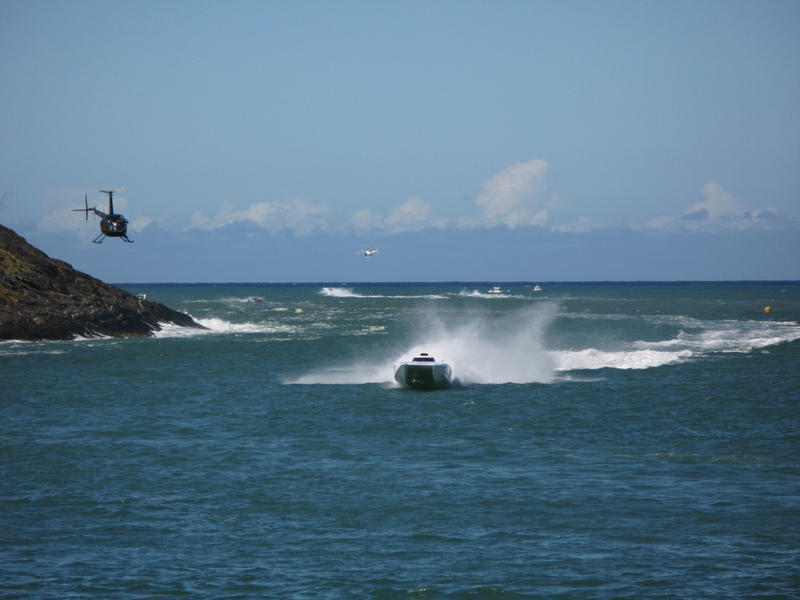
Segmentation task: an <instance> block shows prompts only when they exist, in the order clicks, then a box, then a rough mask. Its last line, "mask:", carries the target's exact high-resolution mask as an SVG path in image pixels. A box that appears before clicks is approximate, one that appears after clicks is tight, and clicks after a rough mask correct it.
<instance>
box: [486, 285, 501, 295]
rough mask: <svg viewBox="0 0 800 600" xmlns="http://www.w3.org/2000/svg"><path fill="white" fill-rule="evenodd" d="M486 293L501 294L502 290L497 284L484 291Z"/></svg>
mask: <svg viewBox="0 0 800 600" xmlns="http://www.w3.org/2000/svg"><path fill="white" fill-rule="evenodd" d="M486 293H487V294H502V293H503V290H502V289H500V286H499V285H496V286H494V287H492V288H491V289H490V290H488V291H487V292H486Z"/></svg>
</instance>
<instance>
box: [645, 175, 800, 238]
mask: <svg viewBox="0 0 800 600" xmlns="http://www.w3.org/2000/svg"><path fill="white" fill-rule="evenodd" d="M702 193H703V196H705V199H704V200H703V201H701V202H697V203H695V204H692V205H691V206H689V207H688V208H687V209H686V210H685V211H684V212H683V213H682V214H681V215H680V216H678V217H670V216H660V217H656V218H654V219H651V220H650V221H648V222H647V223H645V224H644V228H646V229H652V230H657V231H672V232H674V231H686V232H713V231H721V230H731V229H738V230H742V231H743V230H747V229H760V230H764V229H773V228H776V227H780V226H786V225H791V224H792V223H793V222H794V221H795V220H794V219H791V218H788V217H782V216H781V215H779V214H778V213H777V212H776V211H775V209H774V208H771V207H770V208H760V209H756V210H746V209H745V207H744V205H743V204H742V202H740V201H739V199H738V198H736V197H735V196H733V195H732V194H731V193H730V192H728V191H726V190H725V189H724V188H723V187H722V185H720V184H719V183H718V182H716V181H709V182H708V183H706V184H705V185H704V186H703V189H702Z"/></svg>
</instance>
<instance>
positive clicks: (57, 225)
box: [39, 208, 99, 235]
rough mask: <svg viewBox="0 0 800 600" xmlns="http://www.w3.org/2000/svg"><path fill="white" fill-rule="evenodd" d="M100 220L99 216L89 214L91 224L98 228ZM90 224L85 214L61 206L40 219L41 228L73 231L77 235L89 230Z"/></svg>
mask: <svg viewBox="0 0 800 600" xmlns="http://www.w3.org/2000/svg"><path fill="white" fill-rule="evenodd" d="M81 212H82V211H81ZM92 221H93V222H94V223H92ZM98 222H99V220H98V219H97V218H95V217H94V216H92V215H91V214H90V215H89V224H92V226H93V227H94V228H97V223H98ZM89 224H87V223H86V218H85V216H84V215H83V214H78V213H74V212H72V209H69V208H61V209H59V210H57V211H55V212H52V213H50V214H49V215H47V216H46V217H44V218H43V219H42V220H41V221H39V229H41V230H42V231H51V232H59V231H71V232H73V233H75V234H77V235H82V234H83V233H84V232H86V231H87V230H88V227H89ZM92 231H93V230H92Z"/></svg>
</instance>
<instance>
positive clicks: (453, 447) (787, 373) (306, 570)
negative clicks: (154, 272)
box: [0, 282, 800, 600]
mask: <svg viewBox="0 0 800 600" xmlns="http://www.w3.org/2000/svg"><path fill="white" fill-rule="evenodd" d="M493 285H499V286H500V287H501V290H502V291H501V293H498V294H492V293H488V290H489V289H490V287H491V286H493ZM122 287H124V288H125V289H128V290H129V291H131V292H134V293H143V294H147V296H148V298H149V299H152V300H156V301H159V302H162V303H164V304H166V305H168V306H170V307H171V308H175V309H178V310H182V311H185V312H188V313H189V314H191V315H192V316H193V317H195V319H197V320H198V321H199V322H200V323H202V324H203V325H205V326H206V327H207V328H208V329H207V330H206V331H196V330H188V329H180V328H175V327H165V328H164V329H163V330H162V331H160V332H159V333H158V334H157V335H156V336H155V337H153V338H147V339H108V338H103V339H98V338H94V339H76V340H74V341H69V342H4V343H0V597H2V598H37V599H39V598H42V599H56V598H58V599H64V598H68V599H75V598H108V599H117V598H118V599H126V600H130V599H150V598H165V599H167V598H193V599H194V598H199V599H228V598H229V599H233V598H278V599H284V598H286V599H318V598H321V599H339V598H342V599H344V598H347V599H360V598H363V599H372V598H376V599H394V598H410V599H433V598H458V599H470V600H483V599H492V600H501V599H502V600H505V599H521V598H575V599H593V598H598V599H610V598H670V599H672V598H675V599H685V598H697V599H716V598H720V599H722V598H725V599H740V598H760V599H766V598H799V597H800V324H799V321H800V283H798V282H779V283H663V284H658V283H624V284H600V283H591V284H588V283H587V284H577V283H569V284H559V283H543V284H542V289H541V291H534V288H533V283H525V284H521V283H515V284H503V283H498V282H486V283H480V284H478V283H447V284H342V283H325V284H302V285H300V284H298V285H288V284H287V285H269V284H247V285H244V284H239V285H231V284H217V285H209V284H203V285H199V284H198V285H163V284H162V285H146V284H137V285H133V284H126V285H123V286H122ZM766 307H769V311H768V312H767V310H765V308H766ZM420 351H424V352H429V353H431V354H433V355H434V356H435V357H436V358H437V359H439V360H443V361H447V362H449V363H450V365H451V366H452V369H453V372H454V376H455V377H456V378H457V380H456V382H454V385H453V386H452V387H451V388H449V389H446V390H439V391H432V392H419V391H412V390H406V389H402V388H399V387H397V386H396V385H395V384H394V383H393V365H394V364H395V363H396V362H398V361H400V360H403V359H408V358H410V357H411V356H412V355H413V354H416V353H418V352H420Z"/></svg>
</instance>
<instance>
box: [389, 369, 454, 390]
mask: <svg viewBox="0 0 800 600" xmlns="http://www.w3.org/2000/svg"><path fill="white" fill-rule="evenodd" d="M394 379H395V381H397V383H399V384H400V385H403V386H406V387H409V388H413V389H417V390H437V389H441V388H446V387H448V386H449V385H450V382H451V381H452V371H451V369H450V365H448V364H446V363H434V364H419V363H413V362H407V363H403V364H401V365H400V366H398V367H397V370H396V371H395V373H394Z"/></svg>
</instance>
